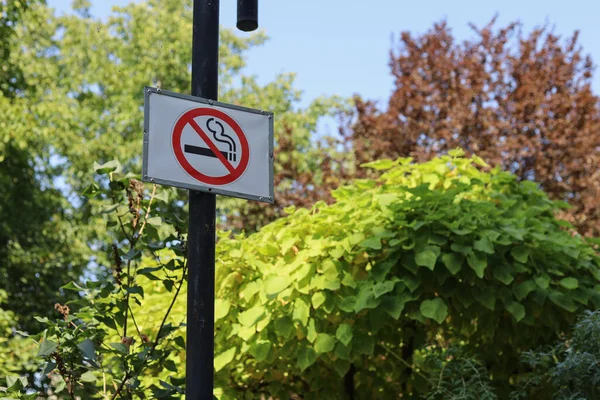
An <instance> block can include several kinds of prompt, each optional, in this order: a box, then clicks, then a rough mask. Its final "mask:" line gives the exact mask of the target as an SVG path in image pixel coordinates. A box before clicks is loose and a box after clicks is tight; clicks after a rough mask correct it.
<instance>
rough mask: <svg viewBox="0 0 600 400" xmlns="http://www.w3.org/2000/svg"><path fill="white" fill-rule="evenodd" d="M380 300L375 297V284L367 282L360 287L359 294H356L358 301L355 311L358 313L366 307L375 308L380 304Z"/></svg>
mask: <svg viewBox="0 0 600 400" xmlns="http://www.w3.org/2000/svg"><path fill="white" fill-rule="evenodd" d="M379 303H380V301H379V300H377V299H375V295H374V293H373V286H371V285H370V284H368V283H365V284H363V285H362V287H361V288H360V290H359V292H358V295H357V296H356V303H355V304H354V312H356V313H358V312H360V311H362V310H364V309H370V308H375V307H377V306H378V305H379Z"/></svg>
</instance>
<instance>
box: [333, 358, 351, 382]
mask: <svg viewBox="0 0 600 400" xmlns="http://www.w3.org/2000/svg"><path fill="white" fill-rule="evenodd" d="M333 367H334V368H335V372H337V373H338V375H339V376H340V378H343V377H344V376H346V374H347V373H348V370H349V369H350V361H348V360H344V359H341V358H338V359H337V360H335V361H334V363H333Z"/></svg>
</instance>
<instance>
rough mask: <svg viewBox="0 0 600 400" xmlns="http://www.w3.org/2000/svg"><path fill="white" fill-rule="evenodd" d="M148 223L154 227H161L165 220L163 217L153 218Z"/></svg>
mask: <svg viewBox="0 0 600 400" xmlns="http://www.w3.org/2000/svg"><path fill="white" fill-rule="evenodd" d="M147 222H148V224H149V225H152V226H161V225H162V222H163V220H162V218H161V217H151V218H148V220H147Z"/></svg>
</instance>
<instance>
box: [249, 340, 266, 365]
mask: <svg viewBox="0 0 600 400" xmlns="http://www.w3.org/2000/svg"><path fill="white" fill-rule="evenodd" d="M270 351H271V342H269V341H267V340H259V341H256V342H254V343H253V344H252V345H251V346H250V350H249V352H250V355H251V356H252V357H254V358H255V359H256V361H259V362H260V361H264V360H266V359H267V357H268V356H269V352H270Z"/></svg>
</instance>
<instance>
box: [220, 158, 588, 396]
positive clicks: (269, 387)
mask: <svg viewBox="0 0 600 400" xmlns="http://www.w3.org/2000/svg"><path fill="white" fill-rule="evenodd" d="M461 156H462V152H461V151H454V152H452V154H451V155H450V156H444V157H440V158H436V159H434V160H432V161H430V162H427V163H424V164H411V160H410V159H400V160H397V161H387V160H386V161H378V162H374V163H371V164H369V165H367V166H368V167H371V168H375V169H378V170H382V171H385V172H384V173H383V175H382V176H381V177H380V178H379V179H378V180H376V181H374V180H359V181H356V182H354V184H353V185H351V186H347V187H343V188H340V189H338V190H337V191H336V192H335V198H336V200H337V202H336V203H335V204H333V205H331V206H327V205H325V204H316V205H315V206H314V207H313V208H312V209H311V210H306V209H299V210H289V213H290V215H289V216H288V217H286V218H282V219H280V220H278V221H276V222H274V223H272V224H270V225H268V226H266V227H265V228H263V229H262V230H261V231H260V232H259V233H257V234H254V235H251V236H249V237H243V236H237V237H235V238H231V239H230V238H226V237H223V238H221V240H220V242H219V245H218V255H217V260H218V266H217V293H218V297H219V300H217V318H218V321H217V326H218V331H217V333H216V337H215V340H216V348H217V353H218V356H217V358H216V361H215V365H216V368H217V370H218V371H219V372H218V376H217V378H218V379H217V382H218V385H219V386H220V387H221V388H222V390H223V393H224V395H223V398H243V397H244V396H243V395H242V393H252V394H251V395H250V398H255V397H253V396H256V393H257V392H264V393H268V394H271V395H274V396H276V397H281V398H287V397H288V396H289V393H290V392H291V393H299V394H302V395H303V396H305V398H315V399H336V398H340V399H342V398H346V397H345V396H346V395H345V394H344V392H348V391H349V390H350V389H349V387H348V384H347V382H348V380H349V379H352V380H353V382H354V383H353V387H355V390H356V392H357V394H358V398H364V399H373V398H393V397H395V396H396V395H397V394H398V393H405V394H408V393H414V394H418V393H426V392H428V391H429V389H430V385H431V381H430V380H428V378H427V375H426V371H424V373H419V374H417V373H415V371H414V370H413V369H412V367H413V366H414V364H415V363H417V364H419V363H420V362H421V361H422V360H424V359H425V358H426V355H427V354H428V353H429V352H431V351H432V350H434V349H436V348H447V347H449V346H450V345H458V346H462V347H463V350H464V351H466V352H469V353H470V354H473V355H474V356H476V357H477V359H478V360H480V361H481V363H482V365H484V366H486V368H487V370H488V372H489V375H490V377H491V378H492V379H493V381H494V384H495V385H496V386H497V387H498V388H499V389H498V390H499V393H503V392H505V391H507V390H508V386H509V379H512V380H513V381H514V380H515V379H517V378H518V374H519V367H518V355H519V353H521V352H522V351H524V350H527V349H530V348H532V347H534V346H538V345H540V344H542V343H548V342H549V341H551V340H553V339H554V338H555V337H556V335H557V334H558V333H559V332H561V330H563V329H566V328H567V327H568V326H569V324H570V323H572V322H573V319H574V315H575V313H576V312H577V311H579V310H581V309H584V308H587V307H598V306H600V295H599V292H598V290H597V289H598V287H597V285H598V283H599V282H598V276H599V275H598V273H599V267H600V262H599V258H598V255H597V254H595V252H594V250H593V248H592V247H591V246H590V245H589V244H587V243H586V242H585V241H584V240H583V239H582V238H581V237H578V236H576V235H574V234H572V233H571V232H570V231H569V230H568V228H569V226H568V224H567V223H565V222H563V221H558V220H556V219H555V217H554V211H555V210H556V209H558V208H560V207H565V206H566V205H565V204H564V203H560V202H552V201H550V200H549V199H548V198H547V196H546V195H545V194H544V193H543V192H542V191H540V190H539V189H538V188H537V186H536V184H535V183H533V182H529V181H523V182H519V181H517V179H516V178H515V176H513V175H511V174H509V173H505V172H501V171H499V170H498V169H493V170H488V171H487V172H484V171H482V169H486V168H487V166H486V165H485V163H484V162H483V161H482V160H480V159H479V158H477V157H475V158H473V159H464V158H461ZM475 164H478V165H479V166H480V167H482V168H477V167H476V165H475ZM563 228H567V229H563ZM349 371H351V372H350V373H349ZM345 379H346V380H345ZM345 382H346V383H345Z"/></svg>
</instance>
